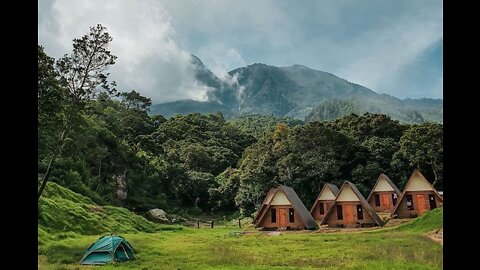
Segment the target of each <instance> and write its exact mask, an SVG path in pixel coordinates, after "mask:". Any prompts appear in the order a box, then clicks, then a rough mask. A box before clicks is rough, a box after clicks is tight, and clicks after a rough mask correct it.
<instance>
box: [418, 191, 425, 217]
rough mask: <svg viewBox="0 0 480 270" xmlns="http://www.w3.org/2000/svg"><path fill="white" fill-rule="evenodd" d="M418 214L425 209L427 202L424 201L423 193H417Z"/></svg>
mask: <svg viewBox="0 0 480 270" xmlns="http://www.w3.org/2000/svg"><path fill="white" fill-rule="evenodd" d="M416 197H417V204H418V215H421V214H423V213H425V212H426V211H427V204H426V203H425V196H424V195H423V194H417V196H416Z"/></svg>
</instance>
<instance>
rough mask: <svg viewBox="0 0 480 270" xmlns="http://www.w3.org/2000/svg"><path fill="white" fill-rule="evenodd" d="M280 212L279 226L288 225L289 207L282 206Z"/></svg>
mask: <svg viewBox="0 0 480 270" xmlns="http://www.w3.org/2000/svg"><path fill="white" fill-rule="evenodd" d="M278 214H279V219H278V221H279V226H280V227H287V209H286V208H280V209H278Z"/></svg>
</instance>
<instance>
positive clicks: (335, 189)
mask: <svg viewBox="0 0 480 270" xmlns="http://www.w3.org/2000/svg"><path fill="white" fill-rule="evenodd" d="M326 189H330V191H331V192H332V193H333V195H335V198H336V197H337V195H338V192H339V191H340V190H339V189H338V187H337V186H335V185H333V184H330V183H325V184H324V185H323V187H322V189H321V190H320V192H319V193H318V196H317V198H316V199H315V202H314V203H313V205H312V208H310V213H312V211H313V209H315V206H317V204H318V199H320V196H321V195H322V193H323V192H324V191H325V190H326Z"/></svg>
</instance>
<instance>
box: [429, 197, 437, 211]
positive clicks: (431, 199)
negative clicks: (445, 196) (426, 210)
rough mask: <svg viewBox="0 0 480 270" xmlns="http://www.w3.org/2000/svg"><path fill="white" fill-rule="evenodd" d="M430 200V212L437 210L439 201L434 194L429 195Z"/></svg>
mask: <svg viewBox="0 0 480 270" xmlns="http://www.w3.org/2000/svg"><path fill="white" fill-rule="evenodd" d="M428 200H429V201H430V210H433V209H435V208H437V201H436V200H435V195H434V194H428Z"/></svg>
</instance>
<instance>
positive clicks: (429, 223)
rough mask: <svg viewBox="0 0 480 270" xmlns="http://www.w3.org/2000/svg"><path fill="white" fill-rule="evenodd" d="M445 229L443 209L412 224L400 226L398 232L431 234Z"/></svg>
mask: <svg viewBox="0 0 480 270" xmlns="http://www.w3.org/2000/svg"><path fill="white" fill-rule="evenodd" d="M442 227H443V208H437V209H434V210H432V211H430V212H428V213H427V214H425V215H423V216H420V217H418V218H416V219H414V220H412V221H411V222H408V223H404V224H401V225H399V226H398V227H397V228H396V230H398V231H410V232H430V231H433V230H438V229H440V228H442Z"/></svg>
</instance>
